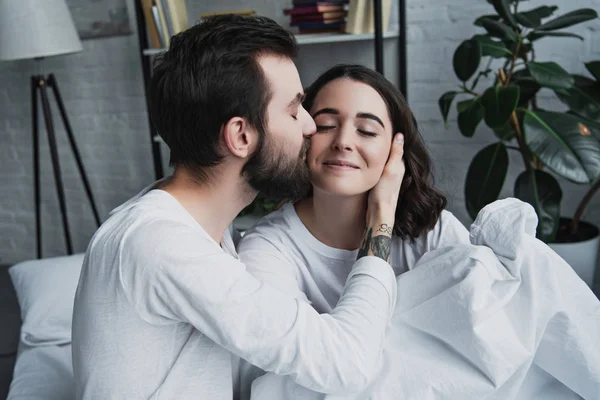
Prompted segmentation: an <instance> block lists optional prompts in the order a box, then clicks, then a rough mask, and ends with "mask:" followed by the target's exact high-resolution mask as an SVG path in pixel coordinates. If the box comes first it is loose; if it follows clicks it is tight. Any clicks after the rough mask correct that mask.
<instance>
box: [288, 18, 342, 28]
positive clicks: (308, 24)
mask: <svg viewBox="0 0 600 400" xmlns="http://www.w3.org/2000/svg"><path fill="white" fill-rule="evenodd" d="M340 23H341V24H345V23H346V21H344V19H343V18H334V19H325V20H322V21H297V22H291V23H290V25H291V26H297V27H298V28H302V29H306V28H315V27H317V28H324V27H331V26H333V24H336V25H340Z"/></svg>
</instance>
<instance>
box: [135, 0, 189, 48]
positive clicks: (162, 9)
mask: <svg viewBox="0 0 600 400" xmlns="http://www.w3.org/2000/svg"><path fill="white" fill-rule="evenodd" d="M140 1H141V3H142V10H143V11H144V19H145V20H146V28H147V29H148V38H149V45H150V46H151V47H153V48H167V47H169V42H170V40H171V36H173V35H176V34H178V33H179V32H181V31H183V30H186V29H187V28H188V27H189V25H188V15H187V9H186V6H185V0H140Z"/></svg>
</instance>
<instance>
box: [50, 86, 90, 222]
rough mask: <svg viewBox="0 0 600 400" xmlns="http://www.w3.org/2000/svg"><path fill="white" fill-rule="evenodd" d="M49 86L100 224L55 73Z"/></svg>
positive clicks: (86, 191)
mask: <svg viewBox="0 0 600 400" xmlns="http://www.w3.org/2000/svg"><path fill="white" fill-rule="evenodd" d="M48 86H49V87H51V88H52V90H53V92H54V97H55V98H56V102H57V104H58V109H59V110H60V115H61V117H62V120H63V124H64V125H65V130H66V131H67V136H68V138H69V144H70V145H71V150H72V151H73V155H74V156H75V161H76V162H77V168H78V170H79V175H80V176H81V180H82V181H83V186H84V188H85V193H86V194H87V197H88V200H89V201H90V206H91V207H92V212H93V214H94V219H95V220H96V225H97V226H100V217H99V214H98V209H97V208H96V203H95V202H94V196H93V195H92V189H91V188H90V183H89V181H88V179H87V175H86V173H85V169H84V167H83V163H82V162H81V155H80V154H79V150H78V149H77V144H76V143H75V137H74V136H73V130H72V129H71V124H70V123H69V118H68V117H67V112H66V110H65V105H64V104H63V101H62V97H61V95H60V90H59V89H58V82H57V81H56V78H55V77H54V74H50V75H49V76H48Z"/></svg>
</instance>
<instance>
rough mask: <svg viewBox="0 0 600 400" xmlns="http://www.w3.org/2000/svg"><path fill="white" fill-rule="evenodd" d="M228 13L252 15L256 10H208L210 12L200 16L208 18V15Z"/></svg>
mask: <svg viewBox="0 0 600 400" xmlns="http://www.w3.org/2000/svg"><path fill="white" fill-rule="evenodd" d="M228 14H235V15H246V16H252V15H256V11H254V10H230V11H217V12H208V13H202V14H200V18H207V17H213V16H215V15H228Z"/></svg>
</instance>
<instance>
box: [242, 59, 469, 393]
mask: <svg viewBox="0 0 600 400" xmlns="http://www.w3.org/2000/svg"><path fill="white" fill-rule="evenodd" d="M303 105H304V108H305V109H306V110H307V111H308V112H309V113H310V115H311V116H312V117H313V118H314V120H315V124H316V133H315V134H314V135H313V136H312V137H311V147H310V149H309V151H308V153H307V157H306V162H307V165H308V169H309V171H310V178H311V183H312V192H311V194H310V195H309V196H307V197H306V198H304V199H302V200H300V201H298V202H296V203H294V204H291V203H288V204H286V205H284V206H283V207H282V208H281V209H280V210H277V211H275V212H273V213H271V214H269V215H268V216H266V217H265V218H263V219H262V220H261V221H259V222H258V224H256V225H255V226H254V227H253V228H251V229H250V230H249V231H247V232H246V234H245V236H244V238H243V239H242V241H241V243H240V245H239V248H238V252H239V255H240V258H242V259H243V260H244V263H245V264H246V268H247V270H248V272H250V273H251V274H253V275H254V276H256V277H258V278H259V279H261V280H263V281H265V282H267V283H268V284H271V285H272V286H274V287H276V288H279V289H280V290H283V291H285V292H286V293H292V294H295V295H296V297H298V298H300V299H303V300H307V301H310V303H311V305H312V306H313V307H314V308H315V309H316V310H317V311H318V312H319V313H331V312H332V310H333V309H334V307H335V305H336V304H337V302H338V301H339V299H340V295H341V294H342V291H343V288H344V285H345V283H346V281H347V279H348V275H349V273H350V271H351V268H352V264H353V262H354V261H355V260H356V258H357V257H360V256H361V254H363V252H364V250H365V249H366V247H367V246H365V242H366V241H368V240H369V234H368V233H369V232H368V231H366V230H365V229H366V228H365V220H366V218H365V215H366V213H367V204H369V196H370V194H371V189H373V187H375V186H376V184H377V183H378V181H379V179H380V177H381V176H382V172H383V171H384V168H385V166H386V162H387V160H388V157H389V155H390V149H391V148H392V138H394V137H397V136H398V135H397V134H398V133H400V134H402V135H403V137H404V156H403V159H404V165H405V169H406V172H405V175H404V180H403V182H402V186H401V189H400V196H399V198H398V203H397V206H396V214H395V221H394V224H393V226H390V225H386V224H383V225H381V226H380V227H379V228H378V229H379V230H380V232H385V233H388V234H389V233H393V235H392V239H391V242H390V241H387V242H386V243H381V242H378V241H377V240H375V238H376V237H377V234H378V233H377V232H375V231H373V232H372V236H373V240H371V241H370V246H369V248H370V249H371V250H373V251H380V250H381V251H385V252H386V253H387V254H389V255H390V264H391V265H392V268H393V269H394V273H395V274H396V275H400V274H402V273H404V272H406V271H408V270H411V269H412V268H413V267H414V266H415V265H416V263H417V261H418V260H419V259H420V258H421V256H423V254H425V253H426V252H428V251H431V250H434V249H436V248H440V247H445V246H448V245H452V244H457V243H468V242H469V234H468V232H467V230H466V229H465V227H464V226H463V225H462V224H461V223H460V222H459V221H458V220H457V219H456V218H455V217H454V216H453V215H452V214H451V213H450V212H448V211H445V210H444V207H445V205H446V199H445V197H444V196H443V195H442V194H440V193H439V192H438V191H437V190H436V189H435V188H434V187H433V183H432V181H433V178H432V173H431V161H430V158H429V155H428V153H427V150H426V148H425V144H424V143H423V139H422V137H421V135H420V134H419V131H418V128H417V124H416V121H415V119H414V117H413V114H412V112H411V110H410V108H409V107H408V105H407V104H406V101H405V99H404V98H403V96H402V95H401V94H400V92H399V91H398V89H397V88H395V87H394V86H393V85H392V84H391V83H390V82H389V81H387V80H386V79H385V78H384V77H383V76H382V75H380V74H379V73H377V72H375V71H372V70H370V69H368V68H366V67H363V66H359V65H339V66H336V67H333V68H332V69H330V70H328V71H327V72H325V73H324V74H323V75H321V76H320V77H319V78H318V79H317V80H316V81H315V82H314V83H313V84H312V85H311V86H310V87H309V88H308V89H307V91H306V99H305V101H304V104H303ZM370 211H371V210H369V212H370ZM365 233H366V237H367V239H366V240H365V242H362V241H361V240H362V239H363V237H364V236H365ZM382 246H383V247H385V249H383V248H382ZM359 248H361V249H360V251H359ZM240 371H241V372H240V382H241V386H242V391H243V390H244V389H246V390H247V391H248V392H249V391H250V384H251V383H252V381H253V379H254V378H255V377H256V376H258V375H260V374H261V371H260V370H258V369H256V368H254V367H252V366H250V365H248V364H245V363H244V362H242V367H241V370H240Z"/></svg>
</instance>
